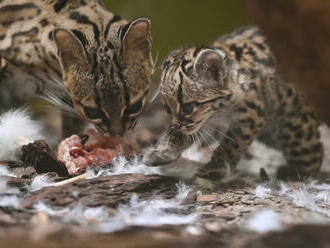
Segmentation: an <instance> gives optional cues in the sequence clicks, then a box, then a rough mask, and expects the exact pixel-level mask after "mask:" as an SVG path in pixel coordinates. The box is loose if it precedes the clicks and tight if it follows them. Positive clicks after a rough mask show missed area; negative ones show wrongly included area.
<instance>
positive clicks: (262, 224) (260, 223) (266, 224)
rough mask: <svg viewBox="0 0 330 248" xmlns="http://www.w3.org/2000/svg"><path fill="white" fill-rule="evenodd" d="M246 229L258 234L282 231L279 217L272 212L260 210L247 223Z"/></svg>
mask: <svg viewBox="0 0 330 248" xmlns="http://www.w3.org/2000/svg"><path fill="white" fill-rule="evenodd" d="M247 229H249V230H251V231H254V232H258V233H266V232H270V231H279V230H281V229H282V223H281V218H280V215H279V214H278V213H276V212H275V211H273V210H269V209H266V210H262V211H261V212H259V213H256V214H254V215H253V216H252V217H251V218H250V219H249V220H248V221H247Z"/></svg>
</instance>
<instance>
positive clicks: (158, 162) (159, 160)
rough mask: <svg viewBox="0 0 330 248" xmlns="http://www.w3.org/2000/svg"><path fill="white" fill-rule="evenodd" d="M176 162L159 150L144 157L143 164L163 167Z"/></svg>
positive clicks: (147, 153)
mask: <svg viewBox="0 0 330 248" xmlns="http://www.w3.org/2000/svg"><path fill="white" fill-rule="evenodd" d="M174 160H175V159H173V158H170V157H169V156H166V155H165V154H164V152H160V151H157V150H151V151H148V152H146V153H145V154H144V155H143V157H142V163H143V164H145V165H147V166H162V165H166V164H170V163H172V162H173V161H174Z"/></svg>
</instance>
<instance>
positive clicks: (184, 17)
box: [103, 0, 249, 65]
mask: <svg viewBox="0 0 330 248" xmlns="http://www.w3.org/2000/svg"><path fill="white" fill-rule="evenodd" d="M103 1H104V2H105V4H106V5H107V7H108V10H109V11H111V12H114V13H116V14H119V15H120V16H122V17H123V18H125V19H127V20H128V21H130V20H133V19H135V18H138V17H146V18H148V19H150V20H151V24H152V38H153V57H154V58H156V57H157V56H158V62H157V65H159V64H160V63H161V61H162V60H163V58H164V57H165V56H166V55H167V54H168V53H169V52H170V51H172V50H173V49H175V48H177V47H180V46H186V45H194V44H198V45H199V44H205V45H206V44H209V43H211V42H212V41H213V40H215V39H216V37H218V36H219V35H221V34H224V33H227V32H230V31H232V30H233V29H235V28H237V27H240V26H242V25H246V24H249V20H248V18H247V16H246V13H245V12H244V9H243V6H242V5H241V2H240V1H239V0H163V1H160V0H116V1H114V0H103Z"/></svg>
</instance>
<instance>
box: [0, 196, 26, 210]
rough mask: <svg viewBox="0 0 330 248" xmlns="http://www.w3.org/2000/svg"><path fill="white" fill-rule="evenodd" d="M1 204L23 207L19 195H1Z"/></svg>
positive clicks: (17, 207)
mask: <svg viewBox="0 0 330 248" xmlns="http://www.w3.org/2000/svg"><path fill="white" fill-rule="evenodd" d="M0 206H1V207H13V208H15V209H21V208H22V205H21V200H20V199H19V198H18V196H17V195H11V196H3V197H0Z"/></svg>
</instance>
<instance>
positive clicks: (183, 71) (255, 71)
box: [143, 27, 322, 187]
mask: <svg viewBox="0 0 330 248" xmlns="http://www.w3.org/2000/svg"><path fill="white" fill-rule="evenodd" d="M161 94H162V97H163V102H164V104H165V108H166V110H167V111H168V112H169V114H170V115H171V120H172V121H171V126H170V127H169V129H168V130H167V131H166V132H165V133H164V134H163V135H162V137H161V138H160V140H159V142H158V144H157V145H156V146H155V147H154V148H152V149H151V150H149V151H148V152H146V153H145V155H144V157H143V161H144V162H145V163H146V164H147V165H149V166H158V165H162V164H167V163H170V162H172V161H174V160H176V159H177V158H178V157H179V156H180V155H181V153H182V152H183V150H185V149H186V148H188V147H189V146H190V145H191V144H193V143H198V144H199V145H201V146H207V145H209V144H210V143H214V142H218V143H219V146H218V147H217V148H216V150H215V151H214V152H213V155H212V158H211V160H210V162H209V163H208V164H207V165H206V166H204V167H203V168H202V169H201V170H200V171H199V172H198V173H197V175H196V178H195V180H196V182H197V183H199V184H202V185H204V186H206V187H212V186H214V184H216V182H218V181H219V180H220V179H221V178H222V177H223V176H224V175H225V173H226V171H227V169H228V167H229V168H231V169H232V170H233V169H235V166H236V164H237V163H238V161H239V160H240V159H241V158H242V156H243V155H244V154H245V152H246V150H247V148H248V147H249V145H250V144H251V142H252V141H253V140H255V139H256V138H259V139H260V140H262V141H263V142H265V143H267V144H268V145H271V146H273V147H275V148H278V149H280V150H281V151H282V152H283V153H284V156H285V158H286V160H287V165H285V166H283V167H282V168H280V170H279V171H278V175H279V176H283V177H284V176H299V177H301V178H303V177H305V176H310V175H315V174H316V173H318V171H319V169H320V166H321V161H322V145H321V143H320V140H319V132H318V125H319V122H318V121H317V120H316V118H315V117H314V115H313V113H312V112H311V111H310V110H309V109H308V107H307V106H306V105H304V104H303V102H302V99H301V97H299V95H298V94H297V92H296V91H295V89H293V88H292V86H291V85H289V84H284V83H282V81H281V79H280V78H279V77H278V76H277V75H276V69H275V60H274V57H273V55H272V53H271V51H270V49H269V47H268V45H267V43H266V40H265V37H264V36H263V35H262V34H261V33H260V31H259V29H258V28H256V27H246V28H241V29H239V30H237V31H235V32H233V33H232V34H229V35H226V36H223V37H221V38H219V39H217V40H216V41H215V42H214V43H213V44H212V46H209V47H189V48H183V49H178V50H176V51H173V52H172V53H171V54H170V55H169V56H168V58H167V59H166V60H165V62H164V63H163V66H162V77H161Z"/></svg>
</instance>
